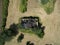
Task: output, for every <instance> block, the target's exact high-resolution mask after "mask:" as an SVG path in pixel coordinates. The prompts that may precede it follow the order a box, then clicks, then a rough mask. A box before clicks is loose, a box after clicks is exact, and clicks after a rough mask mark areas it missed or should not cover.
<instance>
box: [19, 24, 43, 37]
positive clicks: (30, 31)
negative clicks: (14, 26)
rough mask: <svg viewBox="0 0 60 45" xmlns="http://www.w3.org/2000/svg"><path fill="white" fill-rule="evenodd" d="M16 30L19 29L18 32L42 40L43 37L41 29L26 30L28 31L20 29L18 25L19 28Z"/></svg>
mask: <svg viewBox="0 0 60 45" xmlns="http://www.w3.org/2000/svg"><path fill="white" fill-rule="evenodd" d="M18 28H19V30H20V32H23V33H29V34H35V35H37V36H38V37H39V38H43V36H44V30H42V29H41V28H28V29H25V28H22V27H21V24H20V26H18Z"/></svg>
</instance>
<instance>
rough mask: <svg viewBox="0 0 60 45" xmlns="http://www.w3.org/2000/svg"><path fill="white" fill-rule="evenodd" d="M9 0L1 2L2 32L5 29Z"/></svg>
mask: <svg viewBox="0 0 60 45" xmlns="http://www.w3.org/2000/svg"><path fill="white" fill-rule="evenodd" d="M8 6H9V0H3V12H2V30H4V29H5V25H6V20H7V15H8Z"/></svg>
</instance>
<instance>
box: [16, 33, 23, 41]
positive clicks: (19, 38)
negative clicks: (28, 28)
mask: <svg viewBox="0 0 60 45" xmlns="http://www.w3.org/2000/svg"><path fill="white" fill-rule="evenodd" d="M23 38H24V34H22V33H21V35H19V37H18V39H17V41H18V42H21V41H22V39H23Z"/></svg>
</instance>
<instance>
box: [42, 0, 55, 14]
mask: <svg viewBox="0 0 60 45" xmlns="http://www.w3.org/2000/svg"><path fill="white" fill-rule="evenodd" d="M55 2H56V0H41V4H42V6H43V8H44V10H45V11H46V13H47V14H50V13H52V12H53V11H54V5H55Z"/></svg>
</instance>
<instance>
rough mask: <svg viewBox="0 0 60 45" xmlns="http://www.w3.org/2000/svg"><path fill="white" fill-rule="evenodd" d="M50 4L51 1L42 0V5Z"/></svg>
mask: <svg viewBox="0 0 60 45" xmlns="http://www.w3.org/2000/svg"><path fill="white" fill-rule="evenodd" d="M48 2H49V0H41V3H42V4H43V5H44V4H47V3H48Z"/></svg>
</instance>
